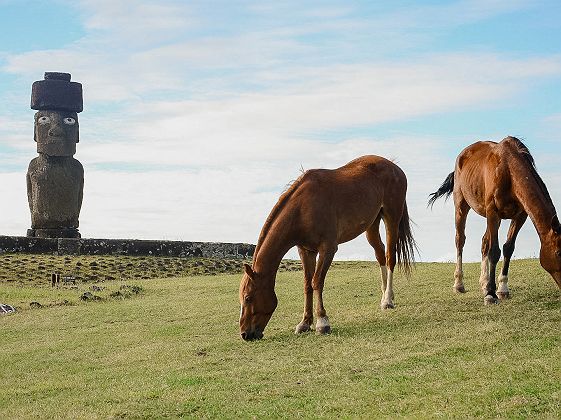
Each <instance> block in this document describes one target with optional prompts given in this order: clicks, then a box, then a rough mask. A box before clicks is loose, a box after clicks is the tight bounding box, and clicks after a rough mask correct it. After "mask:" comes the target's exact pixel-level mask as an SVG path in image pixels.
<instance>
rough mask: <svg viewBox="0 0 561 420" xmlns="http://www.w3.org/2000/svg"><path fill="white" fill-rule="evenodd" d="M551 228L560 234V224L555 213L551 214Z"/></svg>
mask: <svg viewBox="0 0 561 420" xmlns="http://www.w3.org/2000/svg"><path fill="white" fill-rule="evenodd" d="M551 229H553V231H554V232H555V233H556V234H558V235H561V224H560V223H559V219H558V218H557V215H556V214H555V215H553V217H552V219H551Z"/></svg>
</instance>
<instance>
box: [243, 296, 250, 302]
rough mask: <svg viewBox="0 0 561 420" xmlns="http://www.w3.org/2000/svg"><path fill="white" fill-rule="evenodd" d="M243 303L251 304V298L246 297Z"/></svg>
mask: <svg viewBox="0 0 561 420" xmlns="http://www.w3.org/2000/svg"><path fill="white" fill-rule="evenodd" d="M243 301H244V303H250V302H251V296H249V295H247V296H246V297H244V299H243Z"/></svg>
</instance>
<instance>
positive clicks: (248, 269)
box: [243, 264, 255, 278]
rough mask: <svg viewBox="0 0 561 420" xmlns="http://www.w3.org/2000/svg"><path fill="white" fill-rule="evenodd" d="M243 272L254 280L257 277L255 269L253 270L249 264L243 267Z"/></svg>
mask: <svg viewBox="0 0 561 420" xmlns="http://www.w3.org/2000/svg"><path fill="white" fill-rule="evenodd" d="M243 271H244V272H245V274H247V275H248V276H249V277H250V278H253V277H254V276H255V271H253V268H251V266H250V265H249V264H244V265H243Z"/></svg>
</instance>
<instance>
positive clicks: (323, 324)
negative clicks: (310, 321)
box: [316, 315, 331, 334]
mask: <svg viewBox="0 0 561 420" xmlns="http://www.w3.org/2000/svg"><path fill="white" fill-rule="evenodd" d="M316 332H317V333H318V334H329V333H330V332H331V325H329V318H328V317H327V315H326V316H320V317H319V318H318V320H317V322H316Z"/></svg>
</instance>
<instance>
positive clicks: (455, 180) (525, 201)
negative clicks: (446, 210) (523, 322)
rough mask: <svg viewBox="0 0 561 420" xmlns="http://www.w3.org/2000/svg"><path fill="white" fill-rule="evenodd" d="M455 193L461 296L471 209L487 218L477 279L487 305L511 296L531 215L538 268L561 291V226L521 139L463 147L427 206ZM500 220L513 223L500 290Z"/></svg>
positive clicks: (456, 283) (456, 284)
mask: <svg viewBox="0 0 561 420" xmlns="http://www.w3.org/2000/svg"><path fill="white" fill-rule="evenodd" d="M452 193H453V195H454V206H455V208H456V251H457V263H456V271H455V273H454V279H455V281H454V289H455V290H456V291H457V292H460V293H463V292H464V291H465V289H464V282H463V271H462V250H463V247H464V243H465V240H466V236H465V234H464V230H465V226H466V218H467V214H468V212H469V210H470V208H472V209H473V210H475V212H476V213H477V214H479V215H481V216H483V217H485V218H487V230H486V231H485V235H483V241H482V245H481V255H482V261H481V277H480V279H479V283H480V285H481V289H482V290H483V293H484V294H485V299H484V302H485V304H493V303H498V299H497V297H498V298H501V299H504V298H508V297H509V296H510V293H509V290H508V285H507V282H508V267H509V264H510V258H511V257H512V253H513V252H514V242H515V240H516V236H517V235H518V232H519V231H520V228H521V227H522V225H523V224H524V222H525V221H526V218H527V217H528V216H530V219H531V220H532V222H533V223H534V226H535V227H536V231H537V232H538V235H539V238H540V242H541V249H540V263H541V265H542V267H543V268H544V269H545V270H546V271H547V272H549V274H551V276H552V277H553V279H554V280H555V281H556V282H557V285H558V286H559V287H560V288H561V225H560V224H559V220H558V218H557V213H556V211H555V207H554V206H553V202H552V201H551V197H550V196H549V193H548V192H547V188H546V187H545V184H544V182H543V181H542V179H541V178H540V176H539V175H538V173H537V171H536V167H535V164H534V159H533V158H532V156H531V155H530V152H529V151H528V148H527V147H526V146H524V144H523V143H522V142H521V141H520V140H518V139H517V138H515V137H506V138H505V139H503V140H502V141H501V142H500V143H495V142H492V141H480V142H477V143H474V144H472V145H471V146H468V147H467V148H465V149H464V150H463V151H462V152H461V153H460V155H459V156H458V158H457V160H456V167H455V169H454V172H452V173H451V174H449V175H448V177H447V178H446V180H445V181H444V183H443V184H442V185H441V187H440V188H439V189H438V191H436V192H435V193H433V194H431V195H430V199H429V205H431V206H432V204H434V202H435V201H436V200H437V199H438V198H439V197H442V196H443V195H445V196H446V197H449V196H450V194H452ZM501 219H512V221H511V223H510V228H509V230H508V235H507V240H506V242H505V244H504V246H503V253H504V264H503V268H502V271H501V275H500V276H499V288H498V290H497V287H496V284H495V270H496V266H497V262H498V261H499V258H500V256H501V250H500V248H499V239H498V229H499V225H500V223H501Z"/></svg>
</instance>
